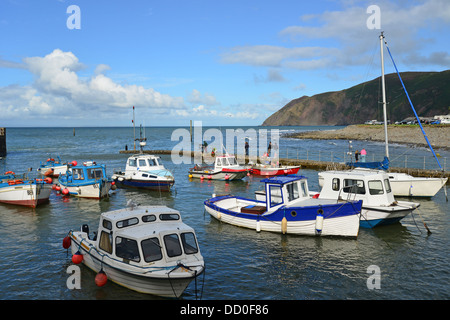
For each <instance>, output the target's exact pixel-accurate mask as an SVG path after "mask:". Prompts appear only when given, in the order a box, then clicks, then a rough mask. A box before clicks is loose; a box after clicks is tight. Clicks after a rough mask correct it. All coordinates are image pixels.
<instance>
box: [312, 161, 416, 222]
mask: <svg viewBox="0 0 450 320" xmlns="http://www.w3.org/2000/svg"><path fill="white" fill-rule="evenodd" d="M319 186H321V187H322V189H321V190H320V193H318V194H317V197H318V198H319V199H333V200H343V199H354V200H362V201H363V205H362V211H361V227H363V228H373V227H376V226H380V225H387V224H392V223H396V222H398V221H400V220H401V219H403V218H404V217H406V216H407V215H408V214H409V213H411V212H412V211H414V210H415V209H417V208H418V207H419V206H420V203H416V202H407V201H397V200H396V199H395V198H394V194H393V192H392V188H391V184H390V181H389V176H388V174H387V173H386V172H384V171H382V170H378V171H377V170H371V169H362V168H360V169H354V170H342V171H340V170H331V171H324V172H320V173H319Z"/></svg>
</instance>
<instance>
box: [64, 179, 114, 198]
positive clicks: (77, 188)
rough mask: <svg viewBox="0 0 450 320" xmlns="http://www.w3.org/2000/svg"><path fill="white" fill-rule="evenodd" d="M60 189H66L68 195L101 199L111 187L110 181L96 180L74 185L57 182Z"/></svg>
mask: <svg viewBox="0 0 450 320" xmlns="http://www.w3.org/2000/svg"><path fill="white" fill-rule="evenodd" d="M59 185H60V187H61V190H63V189H65V188H66V189H68V190H69V195H71V196H75V197H79V198H89V199H102V198H105V197H107V196H108V193H109V190H110V189H111V182H109V181H101V180H99V181H97V182H95V183H92V184H85V185H74V184H71V183H64V182H61V181H60V182H59Z"/></svg>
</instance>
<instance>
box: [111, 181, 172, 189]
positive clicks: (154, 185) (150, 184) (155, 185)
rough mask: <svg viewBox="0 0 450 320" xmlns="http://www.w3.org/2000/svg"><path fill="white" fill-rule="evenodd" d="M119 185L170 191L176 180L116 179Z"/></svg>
mask: <svg viewBox="0 0 450 320" xmlns="http://www.w3.org/2000/svg"><path fill="white" fill-rule="evenodd" d="M114 181H115V182H116V184H117V185H118V186H119V187H126V188H139V189H147V190H158V191H170V189H171V188H172V186H173V185H174V181H142V180H134V179H130V180H122V181H121V180H119V179H115V180H114Z"/></svg>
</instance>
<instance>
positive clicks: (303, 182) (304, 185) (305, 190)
mask: <svg viewBox="0 0 450 320" xmlns="http://www.w3.org/2000/svg"><path fill="white" fill-rule="evenodd" d="M301 187H302V197H307V196H308V187H307V186H306V181H302V183H301Z"/></svg>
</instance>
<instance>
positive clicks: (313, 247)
mask: <svg viewBox="0 0 450 320" xmlns="http://www.w3.org/2000/svg"><path fill="white" fill-rule="evenodd" d="M175 129H176V128H155V127H149V128H147V129H146V136H147V139H148V140H147V148H148V149H158V150H160V149H163V150H170V149H172V148H173V147H174V146H175V145H176V144H177V143H178V142H177V141H171V134H172V132H173V131H174V130H175ZM186 129H187V130H189V128H186ZM221 129H222V130H224V128H221ZM244 129H245V128H244ZM255 129H256V130H259V129H262V128H261V127H256V128H255ZM264 129H269V130H270V129H271V128H270V127H269V128H264ZM277 129H280V130H281V131H286V130H298V131H301V130H312V129H317V128H311V127H288V128H277ZM320 129H323V130H330V129H334V127H322V128H320ZM133 138H134V135H133V129H132V128H76V129H75V134H74V129H73V128H7V148H8V154H7V156H6V157H4V158H3V159H1V160H0V170H3V172H4V171H10V170H11V171H14V172H16V173H23V172H26V171H27V170H28V169H29V168H32V171H31V172H33V173H35V172H36V168H37V167H38V166H39V162H40V161H45V160H46V159H47V158H48V157H49V155H51V156H53V157H56V156H57V155H59V156H60V157H61V159H62V160H64V161H72V160H76V161H78V162H79V163H80V162H83V161H88V160H94V161H96V162H97V163H102V164H106V166H107V171H108V174H109V175H111V174H112V173H113V169H115V168H117V169H118V168H124V166H125V161H126V159H127V157H128V155H127V154H119V150H123V149H124V147H125V145H127V146H128V148H132V146H133ZM279 143H280V152H281V150H283V148H287V147H302V148H311V149H313V148H316V149H317V148H320V149H322V150H339V149H341V150H342V149H343V148H346V147H347V144H348V143H347V142H344V141H343V142H339V141H333V142H330V141H303V140H295V139H285V138H280V141H279ZM358 143H359V142H356V141H355V142H354V145H355V148H356V147H357V146H358ZM364 146H365V147H366V149H368V150H370V152H380V153H382V152H383V148H384V147H383V145H382V144H380V143H376V142H365V143H364ZM407 149H408V148H407V147H404V146H398V145H397V146H393V147H392V149H391V150H392V151H391V152H392V153H393V154H396V153H397V154H402V153H405V152H408V150H407ZM409 149H411V148H409ZM414 152H415V153H418V154H420V153H424V154H426V153H427V152H428V151H427V150H426V149H424V148H418V149H417V150H414ZM441 154H442V156H443V157H448V154H446V153H444V152H441ZM161 158H162V159H163V161H164V164H165V166H166V168H168V169H169V170H171V171H172V172H173V173H174V176H175V188H174V189H173V190H172V191H171V192H170V193H159V192H155V191H141V190H132V189H117V190H115V191H114V192H112V193H111V195H110V196H109V197H108V198H107V199H103V200H101V201H98V200H87V199H77V198H65V197H61V196H59V195H57V194H56V193H52V195H51V197H50V202H49V203H48V204H46V205H43V206H41V207H38V208H36V209H29V208H23V207H19V206H12V205H0V241H1V246H0V256H1V259H0V261H1V262H0V299H1V300H36V299H37V300H96V299H117V300H153V299H161V298H157V297H153V296H149V295H144V294H139V293H136V292H133V291H130V290H128V289H126V288H123V287H120V286H118V285H115V284H114V283H112V282H110V281H109V282H108V283H107V284H106V285H105V286H104V287H102V288H99V287H97V286H96V285H95V283H94V277H95V274H94V273H93V272H92V271H90V270H89V269H87V268H86V267H84V266H82V267H81V289H78V290H77V289H74V290H71V289H68V288H67V285H66V281H67V278H68V277H69V274H67V272H66V271H67V268H68V267H69V266H70V265H71V264H72V262H71V260H70V255H68V252H67V251H66V250H65V249H63V247H62V239H63V238H64V237H65V236H66V235H67V233H68V231H69V230H71V229H79V228H80V226H81V225H82V224H85V223H86V224H88V225H89V227H90V229H91V231H92V230H95V229H96V228H97V224H98V218H99V215H100V214H101V213H102V212H105V211H108V210H114V209H119V208H123V207H125V206H126V204H127V201H128V200H133V201H135V202H137V203H140V204H141V205H152V204H163V205H167V206H169V207H172V208H174V209H177V210H179V211H180V212H181V214H182V217H183V220H184V222H186V223H187V224H188V225H190V226H192V227H193V228H194V229H195V230H196V233H197V237H198V240H199V245H200V250H201V252H202V254H203V256H204V258H205V261H206V273H205V274H204V275H203V276H201V277H200V278H199V279H198V281H197V289H198V291H197V292H196V287H195V283H194V282H193V283H192V284H191V285H190V286H189V288H188V289H187V290H186V292H185V294H184V295H183V296H182V299H185V300H194V299H196V298H199V299H200V298H201V299H202V300H256V299H260V300H329V299H333V300H334V299H337V300H387V299H389V300H410V299H420V300H447V299H449V298H450V281H449V280H450V270H449V268H448V265H449V262H450V261H449V257H450V253H449V239H450V237H449V226H450V219H449V211H450V210H449V209H450V204H449V202H447V201H446V198H445V195H444V190H441V191H440V192H439V193H438V194H437V195H436V196H435V197H433V198H431V199H416V200H415V201H418V202H420V203H421V206H420V208H419V209H418V211H416V212H415V213H414V214H413V215H409V216H407V217H406V218H405V219H403V220H402V221H401V223H398V224H395V225H391V226H384V227H379V228H376V229H360V232H359V236H358V238H357V239H344V238H319V237H301V236H291V235H282V234H273V233H267V232H261V233H257V232H255V231H254V230H247V229H243V228H238V227H234V226H231V225H227V224H223V223H221V222H219V221H217V220H214V219H213V218H211V217H210V216H209V215H208V214H207V213H205V211H204V207H203V201H204V200H206V199H207V198H209V197H211V194H213V193H215V194H227V193H231V194H235V195H242V196H245V197H253V195H254V191H255V190H258V189H260V188H261V183H260V181H259V180H260V178H258V177H253V176H250V177H246V178H244V179H243V180H242V181H230V182H224V181H200V180H189V178H188V174H187V172H188V169H189V168H190V167H192V166H193V164H189V163H182V164H175V163H173V162H172V159H171V157H170V156H167V155H162V156H161ZM299 174H302V175H305V176H306V177H308V179H309V187H310V189H311V190H318V178H317V172H316V171H313V170H305V169H302V170H301V172H299ZM423 221H425V222H426V224H427V226H428V228H429V229H430V231H431V232H432V233H431V234H427V231H426V229H425V227H424V225H423ZM373 266H375V267H376V268H378V270H379V280H380V281H379V284H380V287H379V288H371V287H370V285H369V286H368V281H369V282H370V279H372V278H371V276H373V275H374V274H373V272H372V271H371V270H373V268H374V267H373Z"/></svg>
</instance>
